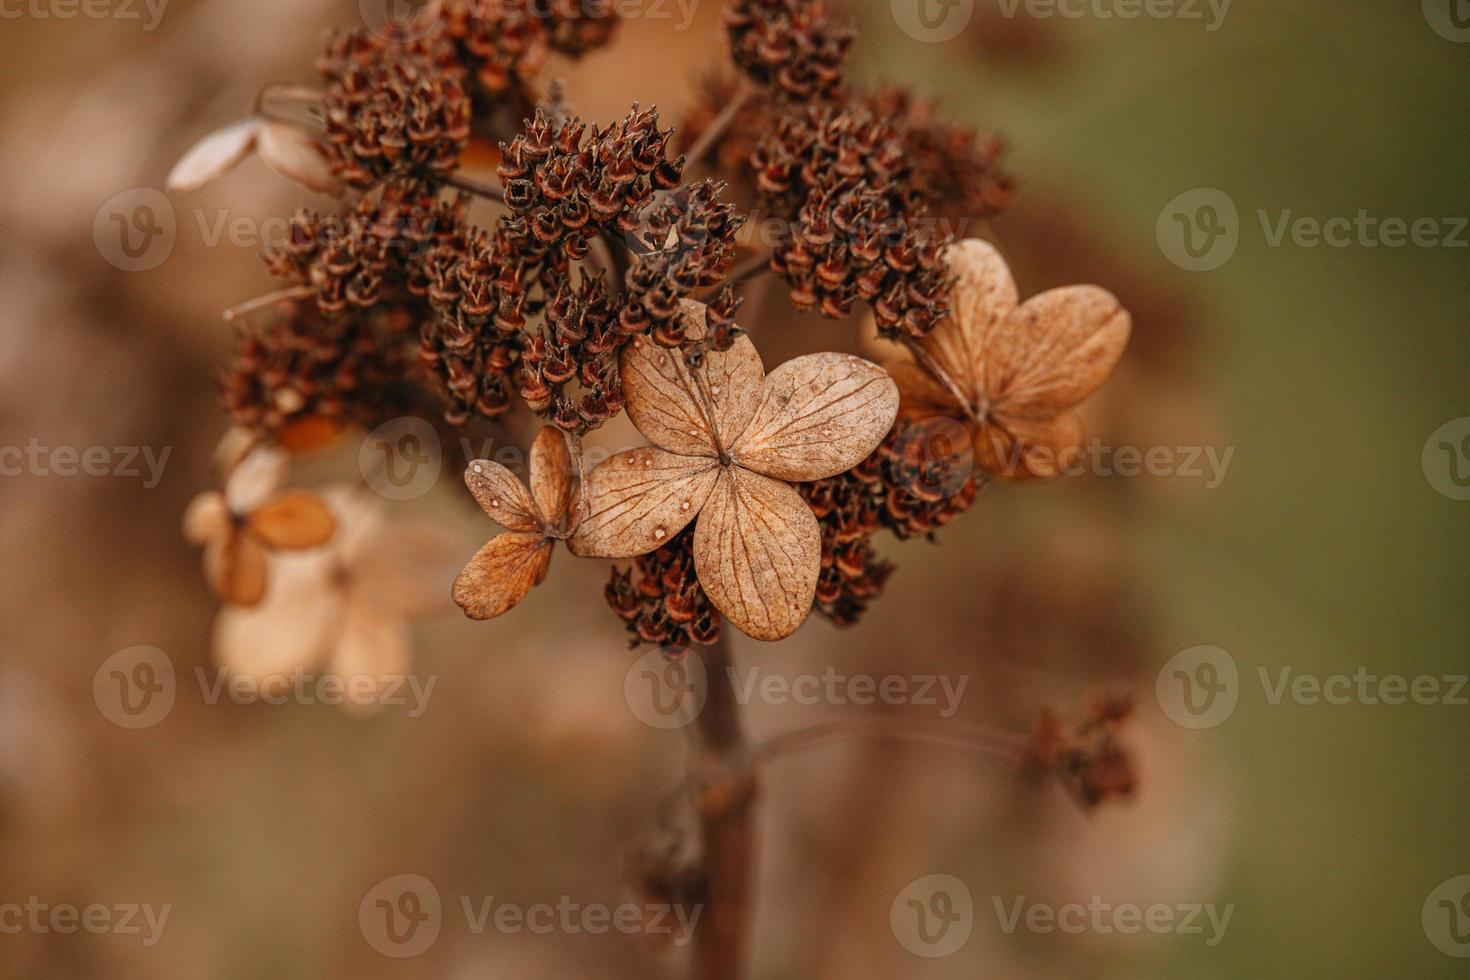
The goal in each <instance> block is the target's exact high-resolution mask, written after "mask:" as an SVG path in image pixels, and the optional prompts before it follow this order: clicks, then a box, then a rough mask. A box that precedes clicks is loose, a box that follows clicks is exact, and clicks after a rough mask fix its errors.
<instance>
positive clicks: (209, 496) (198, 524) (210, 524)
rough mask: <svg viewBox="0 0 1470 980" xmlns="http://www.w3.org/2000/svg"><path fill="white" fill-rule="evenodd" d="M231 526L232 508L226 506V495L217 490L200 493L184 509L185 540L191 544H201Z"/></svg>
mask: <svg viewBox="0 0 1470 980" xmlns="http://www.w3.org/2000/svg"><path fill="white" fill-rule="evenodd" d="M229 527H230V509H229V508H228V507H226V506H225V495H224V494H222V493H220V492H218V491H216V490H207V491H205V492H204V493H201V494H199V495H198V496H197V497H195V498H194V499H193V500H191V501H189V507H188V509H186V510H185V511H184V540H185V541H187V542H189V543H190V544H193V545H201V544H203V543H204V542H206V541H208V540H209V539H210V538H215V537H219V536H220V535H222V534H224V533H225V532H226V531H228V530H229Z"/></svg>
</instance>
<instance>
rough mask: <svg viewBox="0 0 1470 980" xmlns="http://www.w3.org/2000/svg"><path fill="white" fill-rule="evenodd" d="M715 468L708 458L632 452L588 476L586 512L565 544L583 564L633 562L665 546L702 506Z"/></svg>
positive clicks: (667, 453) (717, 467) (713, 482)
mask: <svg viewBox="0 0 1470 980" xmlns="http://www.w3.org/2000/svg"><path fill="white" fill-rule="evenodd" d="M719 470H720V467H719V466H718V464H716V462H715V461H714V460H713V459H710V458H709V457H707V456H682V455H677V454H675V453H671V452H666V451H664V450H662V449H655V448H652V447H650V448H646V449H634V450H632V451H631V452H624V453H618V454H617V455H616V456H613V457H612V458H610V459H608V460H605V461H604V462H603V463H601V464H600V465H598V466H597V467H595V468H594V469H593V470H592V472H591V473H589V474H588V475H587V496H588V499H589V500H590V501H591V509H590V511H589V512H588V514H587V516H586V517H584V518H583V519H582V523H581V524H580V525H579V526H578V528H577V533H576V534H575V535H573V537H572V539H571V540H570V541H569V542H568V546H569V547H570V548H571V549H572V553H573V554H576V555H581V556H582V557H584V558H636V557H637V556H639V555H646V554H648V553H649V552H650V551H653V550H654V549H655V548H658V547H660V546H662V545H664V544H667V543H668V542H669V540H670V539H672V538H673V537H674V535H676V534H678V533H679V532H680V531H681V530H683V529H684V527H685V526H686V525H687V524H688V523H689V522H690V521H691V520H693V519H694V517H695V516H696V515H697V514H698V513H699V511H700V508H701V507H703V506H704V505H705V501H706V499H707V498H708V497H709V494H710V490H711V489H712V488H713V487H714V485H715V477H716V475H717V474H718V473H719Z"/></svg>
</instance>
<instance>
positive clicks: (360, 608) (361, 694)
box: [327, 595, 413, 713]
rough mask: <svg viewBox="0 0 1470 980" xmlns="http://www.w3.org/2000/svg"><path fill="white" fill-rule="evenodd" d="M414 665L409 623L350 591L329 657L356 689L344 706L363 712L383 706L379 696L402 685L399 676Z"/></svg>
mask: <svg viewBox="0 0 1470 980" xmlns="http://www.w3.org/2000/svg"><path fill="white" fill-rule="evenodd" d="M412 665H413V639H412V636H411V634H410V632H409V629H408V623H407V622H405V621H404V619H403V618H402V617H400V616H395V615H394V614H393V613H392V612H390V611H388V610H386V609H384V608H383V607H381V606H379V605H377V604H375V603H374V602H372V601H370V600H368V599H366V598H365V597H362V596H360V595H349V596H348V597H347V599H346V601H345V602H344V603H343V612H342V620H341V623H340V625H339V627H338V629H337V632H336V634H335V638H334V642H333V644H332V650H331V653H330V654H329V655H328V659H327V669H328V670H330V671H331V672H332V673H333V674H336V675H337V676H338V677H341V678H342V680H343V682H344V683H345V684H346V685H347V686H348V689H349V690H350V691H352V692H353V693H352V695H351V696H349V697H346V698H344V699H343V702H342V705H343V707H344V708H347V709H348V710H350V711H356V712H363V713H366V712H372V711H376V710H377V709H379V708H381V707H382V704H381V703H379V700H378V699H379V698H380V697H381V696H383V695H384V694H387V693H388V692H389V691H390V690H392V689H393V688H396V687H398V686H399V681H398V680H397V679H398V678H402V677H403V676H404V675H405V674H407V673H408V671H409V668H410V667H411V666H412ZM364 679H369V680H371V681H372V684H371V685H370V686H369V685H368V684H367V682H366V680H364Z"/></svg>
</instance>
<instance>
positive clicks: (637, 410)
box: [570, 301, 898, 640]
mask: <svg viewBox="0 0 1470 980" xmlns="http://www.w3.org/2000/svg"><path fill="white" fill-rule="evenodd" d="M684 314H685V316H686V318H687V320H688V322H687V323H686V325H685V328H684V329H685V333H686V335H687V336H689V337H691V338H693V339H695V340H698V339H700V338H701V337H703V335H704V332H705V324H704V318H705V312H704V308H703V307H702V306H701V305H700V304H698V303H695V302H692V301H686V302H685V304H684ZM621 366H622V373H623V385H624V391H625V395H626V398H627V402H628V415H629V416H630V417H631V418H632V420H633V424H634V425H636V426H637V427H638V430H639V431H640V432H642V433H643V435H644V436H646V437H647V438H648V439H649V440H650V441H651V442H653V443H654V445H653V446H650V447H647V448H644V449H636V450H633V451H631V452H625V453H618V454H617V455H616V456H613V457H612V458H610V459H608V460H607V461H606V462H604V463H602V464H601V465H600V466H598V467H597V468H596V469H594V470H593V471H592V473H591V474H590V475H589V476H588V479H587V495H588V499H589V506H588V513H587V514H586V516H585V517H584V518H583V520H582V523H581V525H580V527H579V528H578V529H577V532H576V534H575V535H574V536H573V537H572V539H571V541H570V547H571V549H572V551H573V552H574V553H576V554H579V555H583V556H589V557H599V558H633V557H636V556H638V555H643V554H647V553H648V552H650V551H653V550H654V549H656V548H659V547H661V546H663V545H664V544H666V543H668V541H669V540H670V539H671V538H672V537H673V536H674V535H676V534H678V533H679V531H681V530H682V529H683V528H684V527H685V526H687V525H688V524H689V523H690V522H691V521H694V520H695V519H696V518H697V519H698V524H697V525H696V527H695V533H694V567H695V570H696V572H697V574H698V576H699V583H700V586H701V587H702V588H703V589H704V592H705V594H706V595H708V596H709V599H710V601H711V602H712V603H714V605H715V608H716V609H718V610H719V611H720V613H721V614H722V615H723V616H724V617H725V618H726V619H728V620H729V621H730V622H731V623H733V624H734V625H735V626H736V627H737V628H738V629H740V630H741V631H743V632H745V633H747V634H748V635H750V636H752V637H755V638H756V639H760V640H779V639H782V638H783V637H786V636H789V635H790V634H792V633H793V632H795V631H796V628H797V627H798V626H800V625H801V624H802V622H803V621H804V620H805V619H806V617H807V615H808V614H809V613H810V612H811V608H812V597H813V595H814V594H815V591H816V586H817V576H818V573H819V571H820V567H821V553H822V536H821V532H820V530H819V529H818V527H817V519H816V517H814V516H813V515H812V511H811V508H810V507H808V506H807V505H806V502H805V501H803V500H802V499H801V495H800V494H799V493H797V491H796V490H795V489H794V488H793V487H792V486H791V485H790V484H791V483H792V482H797V481H805V480H819V479H823V478H825V477H829V476H833V475H835V474H837V473H841V472H843V471H844V470H848V469H851V468H852V467H853V466H855V465H857V464H858V463H859V462H861V461H862V460H863V459H864V458H865V457H866V456H867V455H868V454H869V453H871V452H872V451H873V450H874V449H875V448H876V447H877V446H878V444H879V443H880V442H882V441H883V437H884V436H885V435H886V434H887V433H888V430H889V428H890V426H892V424H893V420H894V417H895V415H896V413H897V410H898V389H897V387H896V386H895V385H894V383H893V380H892V379H891V378H889V377H888V375H887V374H885V373H884V371H883V369H882V368H879V367H878V366H877V365H875V364H871V363H869V362H867V361H864V360H863V359H861V358H858V357H852V356H850V355H846V354H809V355H807V356H805V357H799V358H797V359H796V360H794V361H789V362H787V363H786V364H783V365H781V366H780V367H779V368H777V369H776V370H775V371H773V372H771V374H770V376H769V377H767V376H766V374H765V368H764V367H763V366H762V364H761V359H760V355H759V354H758V353H757V352H756V349H755V345H753V344H752V343H751V342H750V338H749V337H746V336H743V335H742V336H739V337H737V338H736V339H735V341H734V343H733V345H732V346H731V347H730V349H729V350H728V351H726V352H723V353H722V352H709V353H707V354H705V355H704V357H703V358H702V360H701V361H700V363H699V365H698V366H691V365H689V364H687V363H686V362H685V360H684V358H683V357H682V356H681V355H680V353H679V352H678V351H670V350H665V349H663V348H661V347H659V346H658V345H657V344H655V343H653V342H652V341H651V340H648V339H647V338H639V340H637V341H635V342H634V343H633V344H631V345H629V346H628V347H627V348H626V349H625V350H624V352H623V355H622V363H621Z"/></svg>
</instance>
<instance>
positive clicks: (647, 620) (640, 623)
mask: <svg viewBox="0 0 1470 980" xmlns="http://www.w3.org/2000/svg"><path fill="white" fill-rule="evenodd" d="M635 565H636V571H637V575H638V577H637V579H636V581H635V579H634V577H633V572H634V570H633V569H629V570H626V571H624V570H620V569H616V568H615V569H613V572H612V579H611V580H610V581H609V582H608V583H607V589H606V590H605V592H604V595H605V596H606V598H607V603H608V605H610V606H611V607H612V609H613V612H615V613H617V614H618V616H619V618H621V619H622V620H623V622H624V623H626V624H627V626H628V632H629V633H630V634H631V637H632V639H631V645H633V646H637V645H638V644H640V643H652V644H657V645H659V646H667V647H687V646H690V645H692V644H696V643H698V644H701V645H706V646H707V645H709V644H711V643H714V642H715V640H717V639H719V636H720V614H719V613H718V612H716V611H715V608H714V607H713V606H711V605H710V601H709V597H708V596H706V595H705V594H704V590H703V589H701V588H700V587H699V578H698V576H697V574H696V573H695V570H694V529H693V528H692V527H686V528H684V530H682V531H680V532H679V533H678V534H676V535H674V538H673V540H671V541H670V542H669V543H668V544H666V545H664V546H663V547H662V548H659V549H658V550H656V551H650V552H649V553H648V554H646V555H643V556H641V557H640V558H639V559H638V560H637V562H636V563H635Z"/></svg>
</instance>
